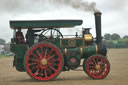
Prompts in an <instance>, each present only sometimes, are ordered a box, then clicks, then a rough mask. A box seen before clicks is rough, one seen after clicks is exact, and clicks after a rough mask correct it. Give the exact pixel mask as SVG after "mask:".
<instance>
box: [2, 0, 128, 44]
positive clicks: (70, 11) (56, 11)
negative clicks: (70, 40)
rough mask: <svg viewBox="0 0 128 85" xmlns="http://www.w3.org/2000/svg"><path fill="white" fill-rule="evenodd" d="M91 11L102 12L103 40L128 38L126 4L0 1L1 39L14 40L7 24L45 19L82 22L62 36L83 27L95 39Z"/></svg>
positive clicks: (118, 0)
mask: <svg viewBox="0 0 128 85" xmlns="http://www.w3.org/2000/svg"><path fill="white" fill-rule="evenodd" d="M95 7H96V8H95ZM94 11H101V12H102V36H103V35H104V34H105V33H110V34H112V33H118V34H120V35H121V36H122V37H123V36H124V35H128V25H127V22H128V17H127V15H128V3H127V0H0V32H1V33H0V38H3V39H5V40H6V42H10V40H11V38H12V36H13V30H12V29H10V26H9V21H10V20H47V19H49V20H50V19H82V20H83V24H82V25H81V26H79V27H76V28H75V29H64V30H61V32H62V33H63V34H74V35H75V32H77V31H78V32H79V34H80V32H81V29H82V27H85V28H92V29H91V33H92V34H93V35H94V36H95V20H94Z"/></svg>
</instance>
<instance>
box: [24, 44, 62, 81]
mask: <svg viewBox="0 0 128 85" xmlns="http://www.w3.org/2000/svg"><path fill="white" fill-rule="evenodd" d="M63 63H64V60H63V56H62V53H61V51H60V50H59V49H58V48H57V47H56V46H55V45H53V44H51V43H37V44H35V45H34V46H32V47H31V48H30V49H29V51H28V52H27V54H26V56H25V70H26V72H27V73H28V74H29V75H30V76H31V77H32V78H34V79H36V80H43V81H47V80H51V79H53V78H55V77H56V76H57V75H58V74H59V73H60V72H61V70H62V68H63Z"/></svg>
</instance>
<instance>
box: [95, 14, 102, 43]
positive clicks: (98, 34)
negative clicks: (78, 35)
mask: <svg viewBox="0 0 128 85" xmlns="http://www.w3.org/2000/svg"><path fill="white" fill-rule="evenodd" d="M101 14H102V13H101V12H95V13H94V15H95V25H96V43H97V44H99V43H102V36H101Z"/></svg>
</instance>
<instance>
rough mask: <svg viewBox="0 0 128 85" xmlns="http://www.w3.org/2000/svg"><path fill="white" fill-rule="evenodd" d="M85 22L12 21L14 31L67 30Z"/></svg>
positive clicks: (11, 25)
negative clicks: (35, 29)
mask: <svg viewBox="0 0 128 85" xmlns="http://www.w3.org/2000/svg"><path fill="white" fill-rule="evenodd" d="M82 23H83V20H26V21H25V20H24V21H23V20H21V21H19V20H18V21H10V27H11V28H12V29H17V28H21V29H28V28H66V27H74V26H78V25H81V24H82Z"/></svg>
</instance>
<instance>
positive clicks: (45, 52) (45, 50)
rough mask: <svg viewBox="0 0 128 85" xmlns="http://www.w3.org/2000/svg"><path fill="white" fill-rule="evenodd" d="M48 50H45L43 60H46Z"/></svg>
mask: <svg viewBox="0 0 128 85" xmlns="http://www.w3.org/2000/svg"><path fill="white" fill-rule="evenodd" d="M47 51H48V49H46V50H45V54H44V58H46V55H47Z"/></svg>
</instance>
